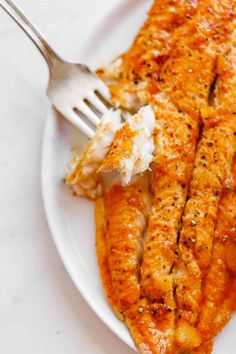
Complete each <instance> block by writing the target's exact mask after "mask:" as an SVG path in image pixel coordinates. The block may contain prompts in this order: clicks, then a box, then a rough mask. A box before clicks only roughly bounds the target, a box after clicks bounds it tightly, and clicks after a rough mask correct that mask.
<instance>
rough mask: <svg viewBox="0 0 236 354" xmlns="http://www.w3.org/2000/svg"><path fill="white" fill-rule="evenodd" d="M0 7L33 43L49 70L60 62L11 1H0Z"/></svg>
mask: <svg viewBox="0 0 236 354" xmlns="http://www.w3.org/2000/svg"><path fill="white" fill-rule="evenodd" d="M0 6H1V7H2V8H3V9H4V10H5V11H6V12H7V13H8V14H9V15H10V16H11V17H12V18H13V20H14V21H15V22H16V23H17V24H18V25H19V26H20V27H21V28H22V29H23V31H24V32H25V33H26V34H27V35H28V37H29V38H30V39H31V40H32V41H33V43H34V44H35V45H36V47H37V48H38V49H39V50H40V52H41V53H42V54H43V56H44V58H45V59H46V62H47V64H48V66H49V70H51V69H52V68H53V67H54V64H55V63H56V62H58V60H59V61H60V58H59V56H58V55H57V54H56V53H55V52H54V50H53V49H52V48H51V47H50V45H49V44H48V43H47V42H46V40H45V39H44V38H43V36H42V35H41V34H40V32H39V31H38V29H37V28H36V27H35V26H34V25H33V24H32V22H30V21H29V19H28V18H27V17H26V16H25V15H24V14H23V13H22V12H21V11H20V9H19V8H18V7H17V6H16V5H15V4H14V3H13V2H12V1H11V0H0Z"/></svg>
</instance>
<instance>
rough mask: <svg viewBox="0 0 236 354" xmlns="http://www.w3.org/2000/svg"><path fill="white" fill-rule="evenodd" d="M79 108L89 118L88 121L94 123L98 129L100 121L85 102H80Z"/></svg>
mask: <svg viewBox="0 0 236 354" xmlns="http://www.w3.org/2000/svg"><path fill="white" fill-rule="evenodd" d="M77 108H78V109H79V111H81V112H82V113H83V114H84V115H85V116H86V117H87V119H88V120H90V121H91V123H93V124H94V125H95V126H96V127H97V126H98V124H99V123H100V119H99V118H98V116H97V115H96V114H95V113H94V112H93V111H92V110H91V109H90V108H89V106H88V105H87V104H86V103H85V102H84V101H82V102H80V103H79V105H78V106H77Z"/></svg>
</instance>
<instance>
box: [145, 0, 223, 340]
mask: <svg viewBox="0 0 236 354" xmlns="http://www.w3.org/2000/svg"><path fill="white" fill-rule="evenodd" d="M208 5H209V3H208ZM203 7H204V8H205V2H202V3H201V4H200V5H199V8H198V13H197V15H196V16H195V17H193V19H192V21H190V22H189V23H188V24H187V25H185V26H183V27H182V28H180V29H178V31H177V32H176V33H175V36H176V38H177V35H179V41H177V40H176V42H175V43H174V45H173V48H172V50H171V51H170V54H169V58H168V60H166V62H165V64H164V65H163V67H162V69H161V74H160V78H161V87H162V88H163V91H162V93H161V95H159V94H157V95H156V100H157V104H158V106H159V107H160V108H159V111H157V115H156V117H157V124H156V125H157V134H156V139H155V140H156V150H157V156H156V158H155V161H156V166H155V167H154V171H153V189H154V203H153V207H152V209H151V213H150V217H149V225H148V230H147V240H146V244H145V248H144V257H143V264H142V290H143V293H144V294H145V295H146V296H148V298H149V299H151V300H152V301H154V302H155V303H157V304H159V303H161V302H162V303H163V302H164V304H165V305H166V306H169V307H170V308H172V309H173V311H172V312H170V313H168V314H167V315H166V317H165V318H163V321H159V324H158V325H159V326H160V327H161V326H162V329H163V330H164V333H165V331H166V333H168V336H167V337H168V338H167V340H168V341H169V343H171V345H172V346H173V345H174V344H173V340H174V330H175V311H174V309H175V300H174V285H173V274H172V268H173V264H174V262H175V260H176V258H177V257H178V254H177V237H178V232H179V230H180V221H181V216H182V213H183V209H184V206H185V202H186V197H187V191H188V187H189V183H190V180H191V175H192V170H193V162H194V158H195V148H196V144H197V139H198V129H199V122H200V121H201V118H202V117H201V116H200V108H203V107H207V106H208V97H209V93H210V87H211V85H212V83H213V82H214V77H215V74H216V73H215V71H214V67H215V63H216V59H217V56H218V52H219V47H218V44H217V43H216V41H215V40H214V38H212V39H211V38H210V36H209V37H206V36H204V34H203V32H202V30H201V27H202V26H203V23H205V18H204V17H202V8H203ZM213 14H214V12H213ZM213 14H212V18H211V21H209V22H208V23H207V25H206V26H207V27H208V32H209V33H211V31H214V30H213V27H214V26H215V19H214V15H213ZM221 16H224V13H223V14H221ZM224 35H225V29H224V31H223V33H222V36H224ZM224 38H225V37H224ZM190 58H191V59H190ZM200 65H203V66H204V70H202V71H200V70H198V69H197V68H199V66H200ZM163 93H164V94H165V95H164V100H163ZM170 93H171V94H170ZM168 99H169V101H171V104H172V107H173V108H172V109H170V110H169V111H167V110H165V109H164V107H165V105H166V103H167V102H168ZM177 109H178V110H180V111H181V112H182V113H179V112H178V111H177ZM191 266H192V267H193V272H194V266H195V265H194V263H193V262H191ZM197 270H198V268H197ZM199 277H200V274H199ZM177 305H178V306H179V303H178V304H177ZM180 306H181V305H180ZM163 324H164V325H163ZM184 328H185V332H184V333H185V334H186V332H188V337H191V339H192V345H194V346H198V345H199V344H200V338H199V336H198V335H197V334H196V336H194V334H195V332H196V331H195V330H194V329H192V328H191V327H187V325H185V326H184ZM178 332H179V329H178ZM178 332H177V337H178ZM185 344H187V341H186V340H185ZM188 345H189V343H188Z"/></svg>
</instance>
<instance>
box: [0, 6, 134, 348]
mask: <svg viewBox="0 0 236 354" xmlns="http://www.w3.org/2000/svg"><path fill="white" fill-rule="evenodd" d="M120 1H121V0H112V1H110V0H86V1H82V0H67V1H63V2H59V1H58V0H50V1H48V0H41V1H36V0H17V4H18V5H20V7H21V8H22V9H24V11H25V13H26V14H27V15H29V17H30V18H31V19H32V21H33V22H35V23H36V24H37V25H38V27H39V28H40V29H41V30H42V32H43V33H44V34H46V37H47V38H48V40H49V41H50V42H51V44H52V46H53V47H55V48H56V49H57V51H58V52H59V53H60V54H61V55H63V56H64V57H67V58H68V59H70V60H77V61H78V59H79V58H78V57H77V52H78V50H77V49H78V46H83V45H85V43H86V39H87V38H88V36H89V33H90V31H91V30H92V29H93V28H94V26H95V24H96V22H97V21H101V20H102V18H103V16H105V15H106V13H108V12H109V10H111V8H112V7H113V6H114V5H116V4H117V3H119V2H120ZM82 8H83V11H82V10H81V9H82ZM0 48H1V50H0V53H1V54H0V164H1V173H0V211H1V216H0V281H1V290H0V353H2V354H15V353H18V354H42V353H43V354H52V353H56V354H65V353H66V354H78V353H79V354H113V353H114V354H116V353H119V354H131V353H133V351H131V350H130V349H129V348H128V347H126V346H125V345H124V344H123V343H122V342H121V341H120V340H119V339H118V338H116V337H115V336H114V334H113V333H111V332H110V330H109V329H108V328H106V327H105V325H104V324H103V323H102V322H101V321H100V320H99V319H98V318H97V317H96V316H95V315H94V314H93V312H92V311H91V310H90V309H89V307H88V306H87V305H86V303H85V302H84V300H83V299H82V298H81V296H80V294H79V293H78V291H77V289H76V288H75V286H74V285H73V283H72V281H71V280H70V278H69V276H68V274H67V272H66V271H65V269H64V267H63V265H62V263H61V260H60V258H59V256H58V254H57V251H56V249H55V247H54V244H53V242H52V239H51V235H50V232H49V229H48V226H47V221H46V217H45V213H44V209H43V204H42V197H41V189H40V158H41V144H42V136H43V129H44V124H45V119H46V114H47V111H48V107H49V102H48V100H47V98H46V95H45V89H46V84H47V78H48V71H47V67H46V65H45V63H44V60H43V59H42V58H41V57H40V55H39V54H38V52H37V50H36V49H35V48H34V46H33V45H32V44H31V42H30V41H29V40H28V39H27V37H26V36H25V35H24V34H23V32H21V31H20V30H19V29H18V27H17V26H16V25H15V23H14V22H13V21H12V20H11V19H10V18H9V17H8V16H7V15H6V14H5V13H4V12H3V11H2V10H1V9H0Z"/></svg>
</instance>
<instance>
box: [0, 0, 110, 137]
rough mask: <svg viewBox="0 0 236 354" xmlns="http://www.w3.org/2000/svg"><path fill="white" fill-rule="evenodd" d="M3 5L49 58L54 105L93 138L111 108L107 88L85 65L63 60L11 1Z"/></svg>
mask: <svg viewBox="0 0 236 354" xmlns="http://www.w3.org/2000/svg"><path fill="white" fill-rule="evenodd" d="M0 6H1V7H2V8H3V9H4V10H5V11H6V12H7V13H8V14H9V15H10V16H11V17H12V18H13V19H14V20H15V21H16V23H17V24H18V25H19V26H20V27H21V28H22V29H23V30H24V31H25V33H26V34H27V35H28V36H29V38H30V39H31V40H32V41H33V43H34V44H35V45H36V46H37V48H38V49H39V50H40V52H41V53H42V54H43V56H44V58H45V59H46V62H47V64H48V67H49V83H48V88H47V94H48V96H49V98H50V99H51V102H52V104H53V106H54V107H55V108H56V109H57V110H58V111H59V112H60V113H61V114H62V115H63V116H64V117H65V118H66V119H67V120H68V121H69V122H70V123H72V124H73V125H75V126H76V127H77V128H78V129H79V130H81V131H82V132H83V133H84V134H85V135H87V137H89V138H91V137H93V135H94V132H95V130H96V127H97V125H98V124H99V122H100V118H101V116H102V114H103V113H105V112H106V111H107V110H108V109H110V108H111V107H112V106H111V104H110V102H109V99H110V95H109V90H108V87H107V86H106V85H105V84H104V82H103V81H102V80H100V79H99V78H98V77H97V76H96V75H95V74H94V73H93V72H92V71H91V70H90V69H89V68H88V67H87V66H86V65H83V64H72V63H69V62H67V61H64V60H62V59H61V58H60V57H59V56H58V55H57V54H56V53H55V52H54V50H53V49H52V48H51V47H50V46H49V44H48V43H47V42H46V41H45V39H44V38H43V37H42V35H41V34H40V33H39V31H38V30H37V29H36V27H35V26H34V25H33V24H32V23H31V22H30V21H29V20H28V19H27V18H26V17H25V16H24V15H23V13H22V12H21V11H20V10H19V8H17V6H16V5H15V4H14V3H13V2H12V1H11V0H0Z"/></svg>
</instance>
